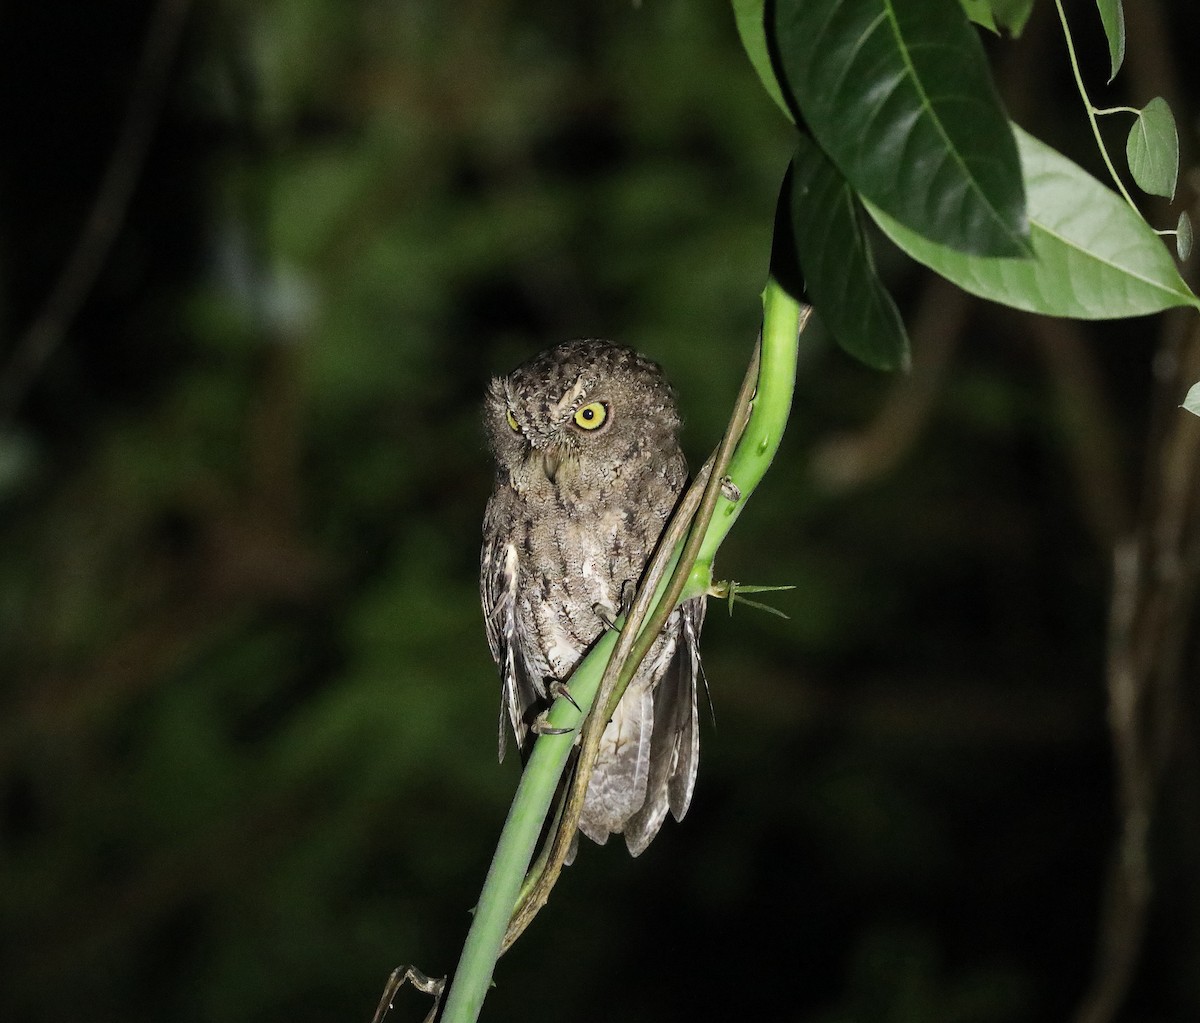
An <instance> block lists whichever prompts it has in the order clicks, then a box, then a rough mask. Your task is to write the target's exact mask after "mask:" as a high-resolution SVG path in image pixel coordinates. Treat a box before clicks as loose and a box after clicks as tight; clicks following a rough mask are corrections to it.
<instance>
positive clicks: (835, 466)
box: [812, 274, 975, 491]
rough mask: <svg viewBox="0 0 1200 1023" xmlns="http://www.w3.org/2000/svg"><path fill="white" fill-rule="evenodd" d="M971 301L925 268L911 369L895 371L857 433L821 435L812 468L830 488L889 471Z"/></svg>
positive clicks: (909, 441)
mask: <svg viewBox="0 0 1200 1023" xmlns="http://www.w3.org/2000/svg"><path fill="white" fill-rule="evenodd" d="M974 301H975V299H974V298H972V297H971V296H970V295H968V294H967V293H966V292H965V291H962V290H961V289H960V288H959V287H958V286H957V285H954V284H951V283H950V282H949V281H947V280H946V279H945V278H944V277H939V276H937V275H936V274H930V275H929V276H928V277H927V278H926V282H925V288H924V290H923V291H922V292H921V297H920V299H919V300H918V302H917V312H916V316H915V319H914V322H913V328H912V339H913V365H912V372H910V373H909V374H907V375H905V376H897V378H896V380H895V382H894V383H893V384H892V387H891V390H890V391H889V392H888V395H887V398H886V399H885V401H884V404H883V408H882V409H880V411H879V414H878V415H877V416H876V417H875V419H874V420H873V421H872V422H871V423H869V424H868V425H867V426H866V427H865V428H864V429H862V430H860V431H858V432H857V433H847V434H842V435H840V436H835V437H831V438H829V439H827V440H825V441H824V442H823V443H822V444H821V445H820V446H819V447H818V448H817V449H816V451H815V452H814V453H813V457H812V473H813V475H814V476H815V477H816V478H817V480H818V481H819V482H820V483H821V484H822V485H823V486H825V487H827V488H828V489H829V490H832V491H843V490H850V489H853V488H854V487H861V486H864V485H866V484H867V483H870V482H871V481H872V480H875V479H878V478H879V477H881V476H883V475H885V474H887V473H888V472H890V471H891V470H892V469H893V468H895V466H896V465H897V464H898V463H899V461H900V460H901V459H902V458H903V457H904V455H905V454H906V453H907V452H908V451H909V450H910V449H911V448H912V446H913V445H914V444H915V443H916V442H917V440H918V439H919V438H920V436H921V432H922V431H923V430H924V428H925V424H926V423H927V422H928V421H929V416H930V413H931V411H932V408H933V402H934V399H935V398H936V397H937V395H938V393H939V392H940V390H941V386H942V380H943V379H944V377H945V371H946V367H947V365H948V364H949V362H950V358H951V356H952V355H953V354H954V350H955V349H956V348H957V346H958V341H959V338H960V337H961V335H962V331H963V328H964V326H965V325H966V321H967V314H968V312H969V310H970V308H971V305H972V303H973V302H974Z"/></svg>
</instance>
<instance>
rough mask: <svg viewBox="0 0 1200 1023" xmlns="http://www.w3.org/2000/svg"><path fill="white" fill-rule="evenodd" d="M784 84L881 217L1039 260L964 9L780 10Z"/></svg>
mask: <svg viewBox="0 0 1200 1023" xmlns="http://www.w3.org/2000/svg"><path fill="white" fill-rule="evenodd" d="M774 13H775V20H774V31H775V39H776V41H777V43H778V50H779V66H778V67H777V70H778V71H779V73H780V75H781V85H783V87H784V89H785V91H786V92H790V93H791V96H792V98H793V99H794V100H795V101H796V104H797V107H798V109H799V112H800V114H801V115H802V116H803V118H804V120H805V122H806V123H807V125H808V126H809V127H810V128H811V130H812V134H813V135H814V136H815V138H816V140H817V142H818V143H819V144H820V146H821V148H822V149H823V150H825V152H826V153H828V154H829V156H830V158H831V159H832V160H833V162H834V163H835V164H836V165H837V167H838V169H839V170H840V171H841V172H842V173H843V174H844V175H845V176H846V178H847V179H848V180H849V181H850V183H851V185H853V187H854V188H855V190H857V191H858V192H859V193H860V194H862V195H863V196H864V197H866V198H868V199H870V200H871V202H873V203H874V204H875V205H876V206H878V207H880V208H881V209H883V210H885V211H886V212H887V213H888V214H889V215H890V216H892V217H894V218H895V219H896V220H898V221H900V222H901V223H903V224H905V225H906V226H907V227H908V228H910V229H911V230H913V231H919V232H921V233H922V234H923V235H925V236H926V237H927V238H931V239H933V240H935V241H937V242H940V243H941V244H943V245H948V246H950V247H952V248H956V249H961V250H963V251H965V252H976V253H980V254H986V255H1006V256H1018V255H1023V254H1027V253H1028V251H1029V246H1028V235H1029V225H1028V223H1027V221H1026V218H1025V197H1024V192H1023V190H1022V184H1021V173H1020V162H1019V160H1018V158H1017V149H1016V144H1015V143H1014V142H1013V138H1012V132H1011V130H1010V129H1009V125H1008V121H1007V119H1006V117H1005V114H1004V111H1003V108H1002V107H1001V104H1000V100H999V97H998V96H997V94H996V89H995V86H994V85H993V83H992V79H991V75H990V72H989V70H988V64H987V60H986V58H985V56H984V53H983V47H982V45H981V44H980V42H979V36H978V34H977V33H976V32H975V31H974V30H973V29H972V28H971V25H970V24H969V22H968V21H967V19H966V16H965V15H964V14H963V10H962V7H961V6H959V3H958V0H778V2H777V3H776V4H775V7H774Z"/></svg>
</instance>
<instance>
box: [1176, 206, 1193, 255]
mask: <svg viewBox="0 0 1200 1023" xmlns="http://www.w3.org/2000/svg"><path fill="white" fill-rule="evenodd" d="M1175 253H1176V255H1178V256H1179V258H1180V259H1187V258H1188V256H1190V255H1191V254H1192V218H1191V217H1189V216H1188V215H1187V210H1184V211H1183V212H1182V213H1180V214H1179V223H1178V224H1176V225H1175Z"/></svg>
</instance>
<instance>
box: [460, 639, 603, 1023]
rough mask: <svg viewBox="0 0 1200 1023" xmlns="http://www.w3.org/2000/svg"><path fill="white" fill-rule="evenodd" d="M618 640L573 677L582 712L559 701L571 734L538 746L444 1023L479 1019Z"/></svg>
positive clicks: (555, 713) (598, 650)
mask: <svg viewBox="0 0 1200 1023" xmlns="http://www.w3.org/2000/svg"><path fill="white" fill-rule="evenodd" d="M616 640H617V633H616V632H614V631H610V632H608V633H606V634H605V635H604V636H602V637H601V638H600V640H599V641H598V642H597V643H596V646H595V647H594V648H593V650H592V653H591V654H590V655H589V656H588V657H587V658H586V659H585V660H584V661H583V662H582V663H580V665H579V667H578V668H576V670H575V672H574V674H572V676H571V695H572V696H573V697H574V699H575V702H576V703H578V704H579V706H580V709H581V710H582V711H583V713H582V714H581V713H580V712H579V711H577V710H576V709H575V708H574V707H572V706H571V705H570V703H568V702H567V701H566V700H556V701H555V703H554V706H553V707H552V708H551V710H550V716H549V723H550V725H551V726H552V727H555V728H569V729H571V731H570V732H568V733H566V734H563V735H552V734H545V735H541V736H539V737H538V740H537V742H535V743H534V744H533V752H532V753H531V754H530V756H529V761H528V762H527V763H526V764H525V770H524V771H523V772H522V774H521V781H520V784H519V785H518V786H517V792H516V795H515V796H514V797H513V802H512V807H511V808H510V809H509V811H508V819H507V820H506V821H505V822H504V829H503V830H502V831H501V832H500V841H499V843H498V844H497V845H496V854H495V856H493V857H492V865H491V866H490V867H489V868H488V873H487V879H486V880H485V881H484V883H483V892H482V893H481V894H480V896H479V903H478V904H477V905H476V907H475V916H474V919H473V920H472V921H471V929H470V931H469V932H468V933H467V940H466V943H465V944H464V945H463V951H462V957H461V958H460V959H459V961H458V969H457V970H456V971H455V974H454V978H453V980H452V983H451V986H450V993H449V995H448V996H447V998H446V1008H445V1010H444V1011H443V1013H442V1023H453V1021H459V1023H473V1021H474V1020H476V1019H477V1018H478V1017H479V1010H480V1008H481V1007H482V1005H483V998H484V995H485V994H486V993H487V989H488V986H489V985H490V984H491V981H492V971H493V970H494V969H495V967H496V960H497V959H499V958H500V943H501V942H502V941H503V940H504V932H505V930H506V929H507V928H508V920H509V917H510V916H511V915H512V911H513V906H515V905H516V904H517V896H518V894H519V893H520V890H521V882H522V881H523V880H524V878H525V872H526V871H527V870H528V869H529V863H530V861H531V860H532V859H533V851H534V848H535V847H536V845H537V839H538V835H539V834H540V832H541V830H542V824H543V822H544V821H545V819H546V814H547V813H548V812H549V809H550V804H551V802H552V801H553V799H554V790H555V789H556V788H557V786H558V779H559V778H560V777H561V776H562V772H563V767H564V766H565V765H566V762H567V757H568V756H569V755H570V753H571V744H572V743H573V742H574V741H575V732H576V731H577V730H578V728H579V726H580V724H582V722H583V719H584V716H585V715H586V714H587V711H588V708H589V707H590V706H591V704H592V700H593V699H594V698H595V695H596V689H597V688H598V687H599V685H600V678H601V676H603V674H604V666H605V665H606V664H607V663H608V658H609V655H610V654H611V653H612V648H613V646H614V645H615V644H616Z"/></svg>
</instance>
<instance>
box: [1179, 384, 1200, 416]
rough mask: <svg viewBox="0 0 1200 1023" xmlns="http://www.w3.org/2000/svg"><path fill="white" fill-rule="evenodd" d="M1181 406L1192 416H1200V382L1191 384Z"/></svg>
mask: <svg viewBox="0 0 1200 1023" xmlns="http://www.w3.org/2000/svg"><path fill="white" fill-rule="evenodd" d="M1181 408H1185V409H1187V410H1188V411H1189V412H1190V413H1191V414H1192V415H1194V416H1200V384H1192V386H1191V387H1190V388H1189V389H1188V393H1187V397H1186V398H1184V399H1183V405H1182V406H1181Z"/></svg>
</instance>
